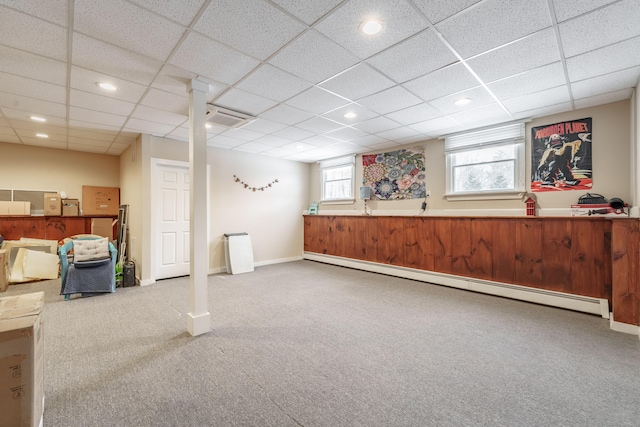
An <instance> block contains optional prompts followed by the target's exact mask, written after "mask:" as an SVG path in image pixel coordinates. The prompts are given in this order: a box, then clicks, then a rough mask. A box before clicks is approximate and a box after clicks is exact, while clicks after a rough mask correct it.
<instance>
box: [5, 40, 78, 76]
mask: <svg viewBox="0 0 640 427" xmlns="http://www.w3.org/2000/svg"><path fill="white" fill-rule="evenodd" d="M0 58H2V61H0V71H2V72H5V73H10V74H16V75H19V76H22V77H27V78H32V79H36V80H40V81H43V82H48V83H53V84H57V85H65V84H66V82H67V66H66V65H65V63H64V62H62V61H57V60H55V59H50V58H45V57H44V56H39V55H34V54H31V53H28V52H23V51H20V50H17V49H12V48H10V47H7V46H0Z"/></svg>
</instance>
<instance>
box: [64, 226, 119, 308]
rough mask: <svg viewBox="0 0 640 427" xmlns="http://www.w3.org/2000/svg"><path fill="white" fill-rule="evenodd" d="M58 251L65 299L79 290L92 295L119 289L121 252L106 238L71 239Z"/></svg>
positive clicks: (86, 237) (83, 294)
mask: <svg viewBox="0 0 640 427" xmlns="http://www.w3.org/2000/svg"><path fill="white" fill-rule="evenodd" d="M72 250H73V254H71V251H72ZM58 254H59V256H60V265H61V275H60V279H61V280H60V281H61V284H62V286H61V289H60V295H64V299H65V300H69V298H70V296H71V295H72V294H76V293H80V294H82V296H90V295H95V294H98V293H107V292H115V291H116V262H117V259H118V251H117V250H116V248H115V246H114V245H113V244H112V243H111V242H109V241H108V239H107V238H106V237H105V238H100V237H97V236H96V237H93V236H84V237H81V238H77V239H73V240H69V241H68V242H67V243H65V244H64V245H62V246H60V248H59V249H58Z"/></svg>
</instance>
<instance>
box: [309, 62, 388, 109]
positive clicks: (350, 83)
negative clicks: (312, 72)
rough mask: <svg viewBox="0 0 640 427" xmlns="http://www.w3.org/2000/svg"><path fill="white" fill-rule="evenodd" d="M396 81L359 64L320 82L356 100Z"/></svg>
mask: <svg viewBox="0 0 640 427" xmlns="http://www.w3.org/2000/svg"><path fill="white" fill-rule="evenodd" d="M394 85H395V83H394V82H393V81H391V80H389V79H388V78H386V77H385V76H383V75H382V74H380V73H379V72H378V71H376V70H374V69H373V68H371V67H369V66H368V65H366V64H358V65H356V66H355V67H353V68H350V69H348V70H347V71H345V72H343V73H340V74H338V75H337V76H335V77H332V78H331V79H329V80H326V81H324V82H322V83H321V84H320V86H322V87H323V88H325V89H327V90H329V91H331V92H333V93H335V94H337V95H340V96H344V97H345V98H348V99H351V100H356V99H360V98H363V97H365V96H369V95H372V94H374V93H376V92H380V91H381V90H384V89H387V88H390V87H391V86H394Z"/></svg>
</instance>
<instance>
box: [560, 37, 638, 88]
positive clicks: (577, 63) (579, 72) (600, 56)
mask: <svg viewBox="0 0 640 427" xmlns="http://www.w3.org/2000/svg"><path fill="white" fill-rule="evenodd" d="M637 65H640V37H634V38H632V39H629V40H625V41H623V42H620V43H618V44H615V45H612V46H607V47H603V48H600V49H597V50H594V51H591V52H587V53H584V54H582V55H578V56H574V57H572V58H568V59H567V71H568V73H569V80H571V81H572V82H575V81H578V80H584V79H588V78H590V77H595V76H600V75H603V74H608V73H611V72H614V71H618V70H622V69H625V68H630V67H635V66H637Z"/></svg>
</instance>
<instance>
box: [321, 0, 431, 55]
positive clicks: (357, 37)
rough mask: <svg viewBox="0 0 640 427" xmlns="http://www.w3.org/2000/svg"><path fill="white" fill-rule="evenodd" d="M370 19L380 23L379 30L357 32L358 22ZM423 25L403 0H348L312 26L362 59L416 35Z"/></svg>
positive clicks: (422, 20)
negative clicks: (376, 31) (365, 32)
mask: <svg viewBox="0 0 640 427" xmlns="http://www.w3.org/2000/svg"><path fill="white" fill-rule="evenodd" d="M370 18H377V19H379V20H381V21H382V22H383V29H382V31H380V32H379V33H378V34H375V35H372V36H369V35H366V34H364V33H362V32H361V31H360V25H361V24H362V23H363V22H364V21H366V20H367V19H370ZM427 25H428V24H427V22H426V21H425V20H424V19H422V18H421V17H420V16H419V15H417V14H416V13H415V10H414V9H413V8H412V7H411V6H410V5H409V4H407V2H406V1H404V0H374V1H371V0H351V1H349V2H346V3H345V4H344V5H343V6H342V7H340V8H339V9H338V10H336V11H335V12H334V13H332V14H331V15H329V16H328V17H327V18H325V19H323V20H322V21H321V22H320V23H318V24H317V25H316V26H315V28H316V29H317V30H318V31H320V32H321V33H323V34H325V35H326V36H327V37H329V38H330V39H332V40H333V41H335V42H337V43H340V44H341V45H342V46H344V47H346V48H347V49H348V50H349V51H351V52H353V53H354V54H356V55H357V56H358V57H360V58H362V59H365V58H368V57H369V56H371V55H373V54H375V53H377V52H380V51H381V50H383V49H386V48H387V47H389V46H392V45H394V44H396V43H398V42H399V41H401V40H404V39H406V38H407V37H409V36H411V35H413V34H416V33H417V32H419V31H421V30H423V29H424V28H426V27H427Z"/></svg>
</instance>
